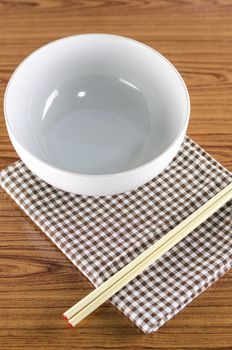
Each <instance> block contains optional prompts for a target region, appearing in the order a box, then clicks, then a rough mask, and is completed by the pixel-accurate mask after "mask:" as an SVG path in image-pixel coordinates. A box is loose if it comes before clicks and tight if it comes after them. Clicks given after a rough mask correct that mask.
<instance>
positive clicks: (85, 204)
mask: <svg viewBox="0 0 232 350" xmlns="http://www.w3.org/2000/svg"><path fill="white" fill-rule="evenodd" d="M231 181H232V174H231V173H230V172H229V171H227V170H226V169H225V168H223V167H222V166H221V165H220V164H219V163H217V162H216V161H215V160H214V159H212V158H211V157H210V156H209V155H208V154H206V153H205V152H204V151H203V150H202V149H201V148H200V147H199V146H198V145H196V144H195V143H194V142H193V141H191V140H190V139H189V138H186V139H185V141H184V143H183V145H182V147H181V149H180V151H179V153H178V155H177V157H176V158H175V159H174V160H173V161H172V163H171V164H170V165H169V167H168V168H167V169H166V170H165V171H164V172H162V174H161V175H159V176H158V177H156V178H155V179H154V180H152V181H150V182H149V183H148V184H146V185H144V186H142V187H140V188H139V189H138V190H136V191H132V192H128V193H124V194H120V195H114V196H111V197H101V198H92V197H82V196H79V195H75V194H70V193H67V192H63V191H61V190H58V189H56V188H53V187H52V186H50V185H48V184H46V183H45V182H44V181H42V180H40V179H39V178H38V177H36V176H35V175H33V174H32V173H31V172H30V171H29V170H28V169H27V167H26V166H25V165H24V164H23V163H22V162H21V161H18V162H16V163H15V164H13V165H11V166H9V167H8V168H6V169H5V170H3V171H2V172H1V176H0V183H1V186H2V187H3V188H4V189H5V190H6V191H7V192H8V193H9V195H10V196H11V197H12V198H13V199H14V200H15V201H16V203H17V204H18V205H19V206H20V207H21V208H22V209H23V210H24V211H25V212H26V214H27V215H28V216H30V218H31V219H32V220H33V221H34V222H35V223H36V224H37V225H38V226H39V227H40V228H41V230H42V231H43V232H44V233H45V234H46V235H47V236H48V237H49V238H50V239H51V240H52V241H53V242H54V243H55V244H56V246H57V247H58V248H59V249H60V250H61V251H62V252H63V253H64V254H65V255H66V256H67V257H68V258H69V259H70V260H71V262H72V263H73V264H74V265H75V266H76V267H77V268H78V269H79V270H81V272H82V273H83V274H84V275H85V276H87V277H88V279H89V280H90V281H91V282H92V283H93V284H94V286H95V287H97V286H99V285H100V284H101V283H102V282H103V281H105V280H107V279H108V278H109V277H110V276H112V275H113V274H115V273H116V272H117V271H118V270H119V269H121V268H122V267H123V266H125V265H126V264H128V263H129V262H130V261H131V260H133V259H134V258H135V257H136V256H138V254H140V253H142V252H143V251H144V250H145V249H147V248H148V247H149V246H151V245H152V244H153V243H154V242H156V241H157V240H158V239H160V238H161V237H162V236H163V235H165V234H166V233H167V232H168V231H170V230H171V229H172V228H173V227H175V226H176V225H177V224H179V223H180V222H181V221H183V220H184V219H185V218H187V217H188V216H189V215H190V214H191V213H193V212H194V211H195V210H196V209H197V208H199V207H200V206H201V205H203V204H204V203H205V202H206V201H208V200H209V199H210V198H211V197H212V196H214V195H215V194H216V193H217V192H219V191H220V190H221V189H223V188H224V187H225V186H226V185H228V184H229V183H230V182H231ZM231 209H232V201H230V202H228V203H227V204H226V205H225V206H224V207H223V208H221V209H220V210H219V211H217V212H216V213H215V214H214V215H213V216H212V217H211V218H209V219H208V220H207V221H206V222H204V223H203V224H201V225H200V226H199V227H198V228H197V229H195V230H194V231H193V232H192V233H191V234H189V235H188V236H187V237H186V238H185V239H183V240H182V241H181V242H180V243H178V244H177V245H176V246H175V247H174V248H172V249H171V250H170V251H169V252H167V253H166V254H165V255H164V256H163V257H161V258H160V259H159V260H158V261H156V262H155V263H154V264H152V265H151V266H150V267H149V268H147V269H146V270H145V271H144V272H143V273H141V274H140V275H139V276H138V277H137V278H135V279H134V280H133V281H132V282H130V283H128V284H127V285H126V286H125V287H124V288H122V289H121V290H120V291H119V292H118V293H117V294H115V295H114V296H113V297H112V298H111V302H112V303H113V304H114V305H115V306H116V307H117V308H118V309H119V310H121V311H122V312H123V313H124V315H126V316H127V317H128V318H129V319H130V320H131V321H132V322H134V323H135V324H136V325H137V326H138V327H139V328H140V329H141V330H142V331H143V332H145V333H152V332H154V331H156V330H157V329H158V328H159V327H160V326H162V325H163V324H164V323H165V322H166V321H168V320H169V319H170V318H172V317H173V316H174V315H176V314H177V313H178V312H179V311H180V310H182V309H183V308H184V307H185V306H186V305H187V304H188V303H189V302H190V301H191V300H193V299H194V298H195V297H196V296H197V295H199V294H200V293H201V292H202V291H204V290H205V289H206V288H208V287H209V286H210V285H211V284H212V283H214V282H215V281H216V280H217V279H218V278H219V277H220V276H221V275H222V274H223V273H224V272H225V271H226V270H228V269H229V268H230V267H231V266H232V240H231V232H232V210H231Z"/></svg>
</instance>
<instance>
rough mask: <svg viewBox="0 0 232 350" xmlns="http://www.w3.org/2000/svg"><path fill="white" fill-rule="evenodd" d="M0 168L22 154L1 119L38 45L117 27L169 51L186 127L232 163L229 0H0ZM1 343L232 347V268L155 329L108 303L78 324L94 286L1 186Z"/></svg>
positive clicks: (17, 346) (5, 345) (44, 346)
mask: <svg viewBox="0 0 232 350" xmlns="http://www.w3.org/2000/svg"><path fill="white" fill-rule="evenodd" d="M0 28H1V30H0V97H1V113H0V155H1V156H0V168H4V167H5V166H6V165H8V164H10V163H12V162H14V161H15V160H16V159H17V158H18V157H17V155H16V153H15V152H14V150H13V148H12V146H11V143H10V141H9V138H8V136H7V132H6V128H5V124H4V121H3V110H2V102H3V94H4V90H5V87H6V84H7V81H8V79H9V77H10V75H11V74H12V72H13V70H14V69H15V67H16V66H17V64H18V63H19V62H20V61H21V60H22V59H23V58H24V57H25V56H27V55H28V54H29V53H30V52H32V51H33V50H35V49H37V48H38V47H40V46H41V45H43V44H45V43H47V42H49V41H51V40H54V39H57V38H60V37H64V36H67V35H72V34H79V33H89V32H97V33H99V32H100V33H116V34H120V35H124V36H129V37H132V38H134V39H137V40H140V41H142V42H144V43H146V44H148V45H150V46H152V47H154V48H156V49H157V50H158V51H160V52H161V53H163V54H164V55H166V56H167V58H168V59H170V60H171V61H172V62H173V63H174V64H175V65H176V67H177V68H178V69H179V71H180V72H181V73H182V75H183V77H184V79H185V81H186V83H187V86H188V88H189V91H190V97H191V104H192V111H191V121H190V125H189V129H188V134H189V135H190V136H191V137H192V138H193V139H194V140H195V141H196V142H198V143H199V144H200V145H201V146H203V147H204V148H205V149H206V150H207V151H208V152H209V153H211V154H212V155H213V156H214V157H215V158H216V159H217V160H219V161H220V162H221V163H222V164H223V165H224V166H226V167H228V168H229V169H230V170H232V1H231V0H225V1H200V0H196V1H188V0H186V1H184V0H183V1H180V0H179V1H178V0H176V1H171V0H170V1H165V0H160V1H155V0H154V1H149V0H147V1H145V0H143V1H139V0H124V1H121V0H119V1H117V0H114V1H106V0H96V1H87V0H86V1H84V0H82V1H74V0H73V1H71V0H70V1H68V0H66V1H65V0H54V1H52V0H46V1H39V0H30V1H29V0H28V1H27V0H21V1H13V0H12V1H7V0H6V1H0ZM0 196H1V198H0V246H1V251H0V323H1V325H0V348H1V349H3V350H5V349H7V350H8V349H17V350H18V349H37V350H39V349H43V350H44V349H66V348H70V349H78V350H81V349H111V350H113V349H117V350H119V349H167V350H170V349H178V350H181V349H194V350H196V349H232V301H231V300H232V271H231V272H229V273H227V274H226V275H225V276H224V277H223V278H221V279H220V281H219V282H217V283H216V284H215V285H214V286H213V287H212V288H210V289H209V290H208V291H207V292H205V293H203V294H202V295H201V296H200V297H198V298H197V299H196V300H195V301H194V302H192V303H191V305H189V306H188V307H186V309H185V310H184V311H183V312H181V313H180V314H179V315H178V316H176V317H175V318H174V319H172V320H171V321H169V322H168V323H167V324H166V325H165V326H163V327H162V328H161V329H160V330H159V331H158V332H157V333H155V334H153V335H149V336H147V335H144V334H142V333H141V332H140V331H139V330H138V329H137V328H136V327H135V326H134V325H133V324H132V323H131V322H130V321H128V320H127V319H126V318H125V317H123V316H122V315H121V314H120V313H119V312H118V311H116V309H115V308H114V307H113V306H111V305H110V304H109V303H106V304H104V305H103V306H102V307H101V308H100V309H98V310H97V311H96V312H95V313H94V314H92V315H91V316H90V317H89V318H88V319H86V320H85V321H83V322H82V323H81V324H80V326H79V327H78V328H77V329H75V330H71V329H69V328H68V327H67V326H66V324H65V323H64V321H63V319H61V315H62V312H63V311H64V310H65V309H66V308H67V307H69V306H70V305H71V304H72V303H73V301H74V300H78V299H80V298H82V297H83V296H84V295H85V294H86V293H88V292H89V291H91V290H92V287H91V285H90V283H88V282H87V281H86V279H85V278H84V277H83V276H82V275H81V274H80V273H79V272H78V271H77V270H76V269H75V268H74V266H72V265H71V263H70V262H69V261H68V260H67V259H66V258H65V257H64V256H63V255H62V253H61V252H59V251H58V250H57V249H56V247H55V246H54V245H53V244H52V243H51V242H50V241H49V240H48V239H47V238H46V237H45V235H44V234H42V233H41V232H40V230H39V229H38V228H37V227H36V226H35V225H34V224H33V223H32V222H31V221H30V220H29V219H28V218H27V217H26V216H25V214H23V213H22V212H21V211H20V210H19V209H18V208H17V206H16V205H15V204H14V203H13V201H12V200H10V199H9V197H8V196H7V195H6V194H5V193H3V191H1V193H0Z"/></svg>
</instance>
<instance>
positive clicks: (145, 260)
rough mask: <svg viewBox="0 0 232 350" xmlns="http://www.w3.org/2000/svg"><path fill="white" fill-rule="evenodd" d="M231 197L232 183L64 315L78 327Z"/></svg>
mask: <svg viewBox="0 0 232 350" xmlns="http://www.w3.org/2000/svg"><path fill="white" fill-rule="evenodd" d="M230 199H232V183H230V184H229V185H228V186H226V187H225V188H224V189H223V190H221V191H220V192H219V193H218V194H216V195H215V196H214V197H212V198H211V199H210V200H209V201H208V202H207V203H205V204H204V205H203V206H201V207H200V208H199V209H197V210H196V211H195V212H194V213H193V214H191V215H190V216H189V217H188V218H187V219H185V220H184V221H183V222H181V223H180V224H179V225H177V226H176V227H175V228H174V229H172V230H171V231H170V232H168V233H167V234H166V235H164V236H163V237H162V238H161V239H159V240H158V241H157V242H156V243H154V244H153V245H152V246H151V247H150V248H148V249H146V250H145V251H144V252H143V253H142V254H140V255H139V256H137V257H136V258H135V259H134V260H132V261H131V262H130V263H129V264H128V265H126V266H125V267H123V268H122V269H121V270H119V271H118V272H117V273H116V274H115V275H113V276H112V277H110V278H109V279H108V280H107V281H105V282H104V283H103V284H102V285H101V286H100V287H98V288H96V289H95V290H94V291H93V292H91V293H90V294H88V295H87V296H86V297H85V298H83V299H82V300H81V301H79V302H78V303H76V304H75V305H74V306H72V307H71V308H70V309H69V310H67V311H66V312H65V313H64V314H63V316H64V318H65V319H66V320H67V321H68V323H69V325H70V326H72V327H75V326H76V325H77V324H78V323H79V322H80V321H81V320H83V319H84V318H85V317H87V316H88V315H89V314H90V313H92V312H93V311H94V310H96V309H97V308H98V307H99V306H100V305H101V304H103V303H104V302H105V301H106V300H108V299H109V298H110V297H111V296H112V295H114V294H115V293H116V292H118V291H119V290H120V289H121V288H123V287H124V286H125V285H126V284H127V283H129V282H130V281H131V280H133V279H134V278H135V277H136V276H138V275H139V274H140V273H141V272H143V271H144V270H145V269H146V268H147V267H148V266H149V265H151V264H152V263H154V262H155V261H156V260H157V259H159V258H160V257H161V256H162V255H163V254H165V253H166V252H167V251H168V250H170V249H171V248H172V247H174V246H175V245H176V244H177V243H178V242H180V241H181V240H182V239H183V238H184V237H186V236H187V235H188V234H189V233H190V232H191V231H193V230H194V229H195V228H196V227H197V226H199V225H200V224H202V223H203V222H204V221H205V220H207V219H208V218H209V217H210V216H211V215H212V214H213V213H215V212H216V211H217V210H218V209H219V208H220V207H222V206H223V205H224V204H225V203H226V202H227V201H229V200H230Z"/></svg>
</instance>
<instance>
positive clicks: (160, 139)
mask: <svg viewBox="0 0 232 350" xmlns="http://www.w3.org/2000/svg"><path fill="white" fill-rule="evenodd" d="M4 110H5V119H6V125H7V129H8V133H9V136H10V138H11V141H12V144H13V145H14V148H15V150H16V151H17V153H18V155H19V156H20V158H21V159H22V160H23V162H24V163H25V164H26V165H27V166H28V168H29V169H30V170H31V171H32V172H33V173H34V174H36V175H37V176H39V177H40V178H41V179H43V180H44V181H46V182H48V183H49V184H51V185H53V186H55V187H58V188H60V189H62V190H65V191H68V192H73V193H77V194H81V195H93V196H102V195H112V194H117V193H121V192H125V191H129V190H133V189H136V188H137V187H139V186H141V185H143V184H144V183H146V182H147V181H149V180H151V179H152V178H153V177H155V176H157V175H158V174H159V173H160V172H161V171H162V170H163V169H164V168H165V167H167V165H168V164H169V162H170V161H171V160H172V159H173V157H174V156H175V155H176V154H177V152H178V149H179V147H180V145H181V143H182V141H183V139H184V136H185V133H186V128H187V125H188V120H189V111H190V102H189V95H188V91H187V88H186V86H185V84H184V81H183V79H182V78H181V76H180V74H179V73H178V72H177V70H176V69H175V68H174V67H173V66H172V65H171V64H170V62H169V61H168V60H167V59H166V58H164V57H163V56H162V55H161V54H159V53H158V52H157V51H155V50H153V49H151V48H150V47H148V46H146V45H143V44H141V43H139V42H137V41H135V40H131V39H127V38H124V37H120V36H116V35H107V34H86V35H77V36H72V37H67V38H64V39H60V40H57V41H54V42H52V43H50V44H48V45H46V46H43V47H42V48H40V49H39V50H37V51H35V52H34V53H32V54H31V55H30V56H29V57H27V58H26V59H25V60H24V61H23V62H22V63H21V64H20V65H19V67H18V68H17V69H16V71H15V72H14V74H13V75H12V77H11V79H10V81H9V83H8V86H7V89H6V93H5V99H4Z"/></svg>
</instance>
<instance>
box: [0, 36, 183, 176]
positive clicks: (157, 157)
mask: <svg viewBox="0 0 232 350" xmlns="http://www.w3.org/2000/svg"><path fill="white" fill-rule="evenodd" d="M81 36H83V37H84V36H86V37H93V38H94V37H104V36H105V37H108V38H110V37H111V38H117V39H120V40H125V41H128V42H130V43H133V44H136V45H138V46H142V47H143V48H145V49H149V50H150V51H152V52H153V53H155V54H156V55H158V56H160V57H161V58H162V59H163V60H164V61H165V62H166V63H168V65H169V66H170V67H171V68H172V69H173V70H174V72H175V73H176V75H177V77H178V78H179V79H180V82H181V84H182V86H183V88H184V91H185V95H186V101H187V109H186V115H185V120H184V123H183V125H182V127H181V128H180V130H179V131H178V133H177V135H176V137H175V138H174V139H173V141H172V142H171V143H170V145H169V146H168V147H167V148H166V149H165V150H164V151H163V152H161V153H160V154H158V155H157V156H156V157H154V158H152V159H151V160H149V161H148V162H145V163H144V164H141V165H139V166H137V167H134V168H132V169H128V170H123V171H120V172H115V173H108V174H84V173H78V172H75V171H69V170H66V169H62V168H59V167H57V166H55V165H52V164H50V163H48V162H46V161H45V160H43V159H41V158H39V157H38V156H36V155H34V153H33V152H31V151H30V150H29V149H28V147H27V146H25V145H24V144H23V143H22V142H20V141H19V139H18V137H17V136H16V135H15V132H14V130H13V129H12V127H11V125H10V122H9V118H8V115H7V106H6V105H7V95H8V90H9V88H10V86H11V84H12V80H13V78H14V76H15V75H16V73H17V72H18V70H19V69H20V68H21V67H22V66H23V65H25V64H26V63H27V61H28V60H29V59H30V58H31V57H32V56H34V55H36V54H38V52H40V51H42V50H44V49H45V48H47V47H49V46H52V45H54V44H56V43H57V42H61V41H66V40H67V39H71V38H75V37H81ZM3 110H4V118H5V123H6V126H7V128H9V130H10V132H11V134H12V136H13V137H14V138H15V140H16V141H17V143H18V144H19V145H20V146H21V147H22V148H23V150H24V151H25V152H27V153H28V154H29V155H30V156H31V157H32V158H34V159H36V160H37V161H38V162H41V163H42V164H43V165H45V166H46V167H50V168H52V169H53V170H56V171H59V172H62V173H63V174H67V175H75V176H77V177H88V178H96V177H97V178H104V177H105V178H106V177H113V176H120V175H123V174H132V173H133V172H135V171H137V170H142V169H143V168H146V167H147V166H149V165H150V164H152V163H153V162H154V161H157V160H158V159H159V158H161V157H163V156H164V155H165V154H166V153H168V152H169V150H170V149H171V148H172V147H173V145H174V144H175V143H176V141H177V140H178V139H179V138H180V136H181V135H182V132H183V131H184V130H186V129H187V126H188V123H189V118H190V97H189V92H188V89H187V86H186V84H185V82H184V80H183V78H182V76H181V75H180V73H179V72H178V70H177V68H176V67H175V66H174V65H173V64H172V63H171V62H170V61H169V60H168V59H167V58H166V57H165V56H164V55H162V54H161V53H159V52H158V51H157V50H155V49H153V48H152V47H150V46H148V45H146V44H144V43H142V42H140V41H137V40H135V39H132V38H128V37H125V36H121V35H117V34H106V33H85V34H74V35H70V36H65V37H63V38H59V39H57V40H53V41H51V42H49V43H47V44H45V45H43V46H41V47H39V48H38V49H36V50H35V51H33V52H32V53H31V54H29V55H28V56H26V57H25V58H24V59H23V60H22V62H21V63H20V64H19V65H18V66H17V67H16V69H15V70H14V72H13V73H12V75H11V77H10V79H9V81H8V83H7V86H6V90H5V93H4V103H3Z"/></svg>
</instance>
